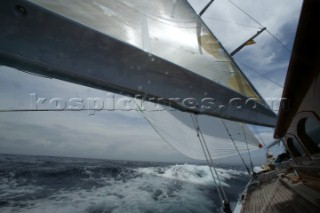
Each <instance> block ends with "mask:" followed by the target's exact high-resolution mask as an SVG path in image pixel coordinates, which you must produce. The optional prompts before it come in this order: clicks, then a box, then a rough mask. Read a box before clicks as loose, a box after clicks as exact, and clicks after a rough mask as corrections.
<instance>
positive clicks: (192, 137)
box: [136, 101, 260, 160]
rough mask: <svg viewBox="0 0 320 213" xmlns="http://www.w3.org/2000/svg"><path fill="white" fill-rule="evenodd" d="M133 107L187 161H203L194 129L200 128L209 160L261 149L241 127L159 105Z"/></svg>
mask: <svg viewBox="0 0 320 213" xmlns="http://www.w3.org/2000/svg"><path fill="white" fill-rule="evenodd" d="M136 103H137V105H138V110H139V111H140V113H141V114H142V115H143V117H144V118H145V119H146V120H147V121H148V123H149V124H150V126H151V127H152V128H153V129H154V130H155V132H157V134H158V135H159V136H160V137H161V138H162V139H163V140H164V141H165V142H167V143H168V144H169V145H171V146H172V147H173V148H174V149H176V150H177V151H179V152H181V153H182V154H184V155H187V156H188V157H190V158H193V159H198V160H206V158H205V155H204V154H203V150H202V146H201V141H200V140H202V139H200V140H199V136H200V135H199V133H198V132H197V128H201V134H202V136H203V137H204V140H205V141H206V144H207V146H208V152H209V153H210V156H211V157H212V159H218V158H223V157H228V156H232V155H237V154H240V153H244V154H245V153H246V154H247V153H248V152H249V151H253V150H257V149H259V148H260V143H259V141H258V139H257V138H256V137H255V136H254V135H253V134H252V133H251V131H250V130H249V129H248V128H247V127H246V126H245V125H244V124H242V123H239V122H233V121H227V120H224V119H220V118H214V117H210V116H207V115H199V116H194V115H193V114H190V113H185V112H181V111H179V110H174V109H170V108H166V107H161V106H159V105H158V106H157V108H156V110H154V108H148V104H143V103H141V102H139V101H136ZM146 106H147V107H146ZM238 151H239V153H237V152H238Z"/></svg>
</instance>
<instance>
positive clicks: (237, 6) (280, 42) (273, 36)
mask: <svg viewBox="0 0 320 213" xmlns="http://www.w3.org/2000/svg"><path fill="white" fill-rule="evenodd" d="M229 2H230V3H231V4H232V5H233V6H234V7H236V8H238V9H239V10H240V11H241V12H243V13H244V14H246V15H247V16H248V17H249V18H251V19H252V20H253V21H254V22H255V23H256V24H258V25H259V26H260V27H262V28H263V27H264V26H263V25H262V24H261V23H260V22H259V21H258V20H257V19H255V18H254V17H253V16H251V15H250V14H249V13H247V12H246V11H244V10H243V9H242V8H241V7H239V5H237V4H236V3H234V2H233V1H231V0H229ZM266 31H267V32H268V34H269V35H270V36H271V37H272V38H274V39H275V40H276V41H277V42H278V43H279V44H280V45H281V46H282V47H283V48H285V49H286V50H287V51H288V52H289V53H291V52H292V50H291V49H290V48H288V47H287V46H286V45H285V44H284V43H283V42H282V41H280V39H278V38H277V37H276V36H275V35H274V34H273V33H271V32H270V31H269V30H268V29H267V30H266Z"/></svg>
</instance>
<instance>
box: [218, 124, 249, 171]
mask: <svg viewBox="0 0 320 213" xmlns="http://www.w3.org/2000/svg"><path fill="white" fill-rule="evenodd" d="M221 122H222V124H223V126H224V128H225V129H226V131H227V133H228V135H229V137H230V140H231V141H232V143H233V145H234V147H235V148H236V151H237V152H238V155H239V157H240V158H241V161H242V163H243V165H244V166H245V167H246V169H247V172H248V174H249V175H251V172H250V169H249V167H248V166H247V164H246V162H245V160H244V159H243V157H242V155H241V153H240V151H239V149H238V147H237V145H236V143H235V142H234V139H233V137H232V135H231V133H230V131H229V129H228V127H227V125H226V124H225V122H224V121H223V120H222V119H221Z"/></svg>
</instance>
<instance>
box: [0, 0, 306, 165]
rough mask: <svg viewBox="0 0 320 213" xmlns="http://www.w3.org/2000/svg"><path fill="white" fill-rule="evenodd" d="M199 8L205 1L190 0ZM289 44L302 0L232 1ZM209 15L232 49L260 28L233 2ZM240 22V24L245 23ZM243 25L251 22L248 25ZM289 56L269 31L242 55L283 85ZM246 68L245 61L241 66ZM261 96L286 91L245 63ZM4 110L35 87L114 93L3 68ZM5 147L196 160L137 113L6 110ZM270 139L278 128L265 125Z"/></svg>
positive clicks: (23, 104) (68, 93) (63, 94)
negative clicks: (168, 142) (20, 111)
mask: <svg viewBox="0 0 320 213" xmlns="http://www.w3.org/2000/svg"><path fill="white" fill-rule="evenodd" d="M189 2H191V3H192V4H193V6H194V7H195V8H196V11H198V12H199V11H200V10H201V8H203V6H204V5H205V4H206V3H207V2H208V1H206V0H189ZM234 2H235V3H236V4H238V5H239V6H240V7H241V8H243V9H244V10H245V11H246V12H248V13H249V14H251V15H252V16H253V17H255V18H256V19H257V20H259V22H261V23H262V25H263V26H266V27H267V28H268V29H269V30H270V32H272V33H273V34H275V35H276V36H277V37H278V38H279V39H280V40H281V41H282V42H283V43H284V44H286V45H287V46H289V47H290V46H291V45H292V43H293V37H294V36H293V34H294V32H295V28H296V25H297V20H298V15H299V10H300V6H301V2H302V1H301V0H283V1H276V0H269V1H256V0H245V1H244V0H241V1H240V0H234ZM203 19H204V20H205V22H206V24H207V25H208V26H209V28H210V29H211V30H212V31H213V32H214V34H215V35H216V36H217V37H218V39H219V40H220V41H221V42H222V43H223V44H224V46H225V47H226V49H227V50H228V51H232V50H233V49H235V48H236V47H237V46H238V45H240V44H241V43H242V42H243V41H245V40H247V39H248V38H249V37H251V36H252V35H253V34H254V33H256V31H257V30H259V26H258V25H257V24H256V23H255V22H254V21H252V20H251V19H250V18H248V17H247V16H246V15H244V14H243V13H242V12H241V11H239V10H238V9H237V8H235V7H234V6H233V5H232V4H230V2H229V1H222V0H216V1H214V3H213V4H212V6H211V7H210V8H209V9H208V11H207V12H206V13H205V14H204V16H203ZM239 24H240V25H239ZM244 25H245V26H244ZM289 57H290V54H289V53H288V52H287V51H285V50H283V48H282V47H281V45H280V46H279V44H278V43H277V42H275V41H274V39H273V38H272V37H271V36H270V35H268V34H267V33H263V34H262V35H261V37H259V38H257V44H256V45H253V46H250V47H246V48H245V49H243V50H242V51H241V52H240V53H239V54H238V55H237V56H236V57H235V59H236V61H238V62H241V63H244V64H246V65H248V66H250V67H252V68H253V69H254V70H255V71H257V72H259V73H261V74H262V75H265V76H267V77H269V78H271V79H273V80H274V81H275V82H279V83H283V81H284V77H285V73H286V69H287V66H288V60H289ZM240 66H241V65H240ZM241 67H242V68H243V71H244V73H245V74H246V75H247V76H248V77H249V79H250V80H251V82H252V83H253V84H254V86H255V87H257V89H258V90H259V92H260V93H261V94H262V96H263V97H280V96H281V93H282V88H281V87H279V86H277V85H275V84H274V83H273V82H270V81H268V80H266V79H265V78H264V77H263V76H262V75H259V74H257V73H255V72H252V71H250V70H249V69H247V68H246V67H245V66H241ZM0 71H1V78H0V98H1V106H0V107H1V109H12V108H24V109H26V108H30V104H31V96H30V94H31V93H37V95H38V97H45V98H48V99H50V98H54V97H60V98H63V99H65V100H69V99H70V98H73V97H77V98H84V99H86V98H89V97H90V98H96V97H97V98H106V97H107V95H108V93H107V92H104V91H100V90H95V89H91V88H88V87H85V86H80V85H76V84H72V83H67V82H63V81H59V80H55V79H47V78H42V77H37V76H33V75H30V74H27V73H23V72H21V71H17V70H15V69H11V68H8V67H0ZM0 120H1V123H0V127H1V128H0V135H1V137H0V150H1V152H8V153H19V154H37V155H63V156H73V157H90V158H110V159H128V160H155V161H156V160H157V161H164V160H166V161H190V159H188V158H187V157H183V156H182V155H180V154H179V153H177V152H176V151H175V150H173V149H172V148H171V147H170V146H169V145H167V144H165V143H164V142H163V141H161V138H160V137H159V136H158V135H157V134H156V133H155V132H154V130H153V129H152V128H151V127H150V126H149V125H148V123H147V122H146V121H145V120H144V119H143V118H142V117H141V116H140V115H139V114H138V113H137V112H135V111H127V112H122V111H113V112H109V111H103V112H97V113H96V114H95V115H93V116H89V115H88V112H86V111H81V112H47V113H41V112H36V113H31V112H30V113H1V114H0ZM259 131H260V134H261V135H262V137H263V138H264V139H265V140H266V141H267V140H270V138H272V134H271V133H272V131H269V130H268V131H267V130H263V129H259Z"/></svg>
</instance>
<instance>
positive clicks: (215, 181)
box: [190, 114, 223, 203]
mask: <svg viewBox="0 0 320 213" xmlns="http://www.w3.org/2000/svg"><path fill="white" fill-rule="evenodd" d="M190 116H191V119H192V122H193V125H194V128H195V129H196V132H197V137H198V139H199V142H200V144H201V147H202V151H203V153H204V156H205V158H206V161H207V164H208V167H209V170H210V173H211V175H212V179H213V181H214V184H215V185H216V189H217V192H218V194H219V197H220V201H221V203H223V198H222V194H221V192H220V189H219V185H220V184H221V183H219V184H218V183H217V180H216V178H215V177H214V175H213V171H212V168H211V166H210V162H209V159H208V155H207V152H206V151H205V149H204V146H203V143H202V140H201V138H200V135H199V128H198V127H197V125H196V122H195V120H194V118H193V115H192V114H190ZM217 177H218V176H217Z"/></svg>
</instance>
